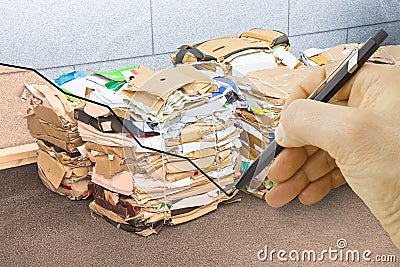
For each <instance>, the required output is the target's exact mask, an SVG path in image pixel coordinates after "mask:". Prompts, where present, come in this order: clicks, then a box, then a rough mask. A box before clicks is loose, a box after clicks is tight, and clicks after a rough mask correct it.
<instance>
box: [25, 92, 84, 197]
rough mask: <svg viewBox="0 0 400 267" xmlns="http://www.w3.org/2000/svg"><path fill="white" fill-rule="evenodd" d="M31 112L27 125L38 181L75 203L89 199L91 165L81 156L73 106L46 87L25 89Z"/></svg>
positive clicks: (59, 94) (80, 142) (61, 95)
mask: <svg viewBox="0 0 400 267" xmlns="http://www.w3.org/2000/svg"><path fill="white" fill-rule="evenodd" d="M26 88H27V90H28V91H29V94H26V95H29V96H30V97H29V98H30V99H29V100H30V101H29V102H30V108H29V109H28V115H27V116H26V118H27V124H28V129H29V131H30V133H31V135H32V136H33V137H35V138H37V139H38V140H37V143H38V146H39V151H38V169H39V177H40V178H41V179H42V181H43V183H44V184H45V186H46V187H47V188H49V189H50V190H52V191H54V192H57V193H59V194H61V195H65V196H67V197H68V198H70V199H73V200H78V199H82V198H87V197H88V196H89V195H90V191H89V189H88V184H89V182H90V178H89V177H88V173H89V172H90V169H91V164H90V161H89V160H88V159H87V158H86V157H85V156H84V155H82V154H81V153H80V151H79V150H80V149H81V148H82V146H83V141H82V139H81V137H80V136H79V134H78V127H77V124H76V122H75V120H74V118H73V107H72V104H71V103H70V102H69V101H67V99H66V98H65V96H64V95H63V94H62V93H61V92H59V91H58V90H55V89H51V88H49V87H48V86H46V85H26Z"/></svg>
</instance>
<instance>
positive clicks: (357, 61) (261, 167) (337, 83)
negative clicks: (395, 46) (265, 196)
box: [235, 30, 388, 189]
mask: <svg viewBox="0 0 400 267" xmlns="http://www.w3.org/2000/svg"><path fill="white" fill-rule="evenodd" d="M387 36H388V34H387V33H386V32H385V31H384V30H379V31H378V32H377V33H376V34H375V35H374V36H373V37H371V38H369V39H368V40H367V41H366V42H365V43H364V45H363V46H362V47H361V48H360V49H358V50H357V49H356V50H354V52H353V53H351V54H350V55H349V56H348V58H346V59H347V60H346V59H345V61H344V62H343V63H342V64H339V65H338V67H337V68H336V69H335V70H334V71H333V72H332V75H331V77H329V79H327V83H326V85H325V86H324V87H322V86H323V83H321V85H320V86H318V88H317V89H316V90H315V91H314V92H313V93H312V94H311V95H310V97H309V99H313V100H315V101H320V102H328V101H329V100H330V99H331V98H332V97H333V96H334V95H335V94H336V93H337V92H338V91H339V90H340V88H342V86H343V85H344V84H345V83H346V82H347V81H348V80H349V79H350V78H351V77H352V76H353V75H354V74H355V73H356V72H357V71H358V70H359V69H360V68H361V66H362V65H364V63H365V62H366V61H367V60H368V59H369V58H370V57H371V56H372V54H373V53H374V52H375V51H376V50H377V49H378V48H379V46H380V44H381V43H382V42H383V41H384V40H385V39H386V37H387ZM320 88H322V89H321V90H319V89H320ZM283 149H284V147H282V146H280V145H278V144H277V143H276V141H275V140H274V141H272V142H271V144H270V145H269V146H268V147H267V148H266V149H265V150H264V151H263V152H262V153H261V154H260V156H259V157H258V158H257V159H256V160H255V161H254V162H253V163H252V164H251V165H250V167H249V168H248V169H247V170H246V171H245V172H244V173H243V175H242V177H241V178H240V180H239V182H238V183H237V184H236V186H235V187H236V188H237V189H242V188H243V187H245V185H249V184H250V186H249V187H250V188H252V189H257V188H258V186H259V185H260V184H261V183H262V182H263V181H264V180H265V177H266V175H267V170H268V169H267V168H268V167H269V166H270V165H271V163H272V161H273V159H274V158H275V157H276V156H277V155H278V154H279V153H280V152H282V150H283ZM260 174H262V175H260ZM254 178H256V179H254Z"/></svg>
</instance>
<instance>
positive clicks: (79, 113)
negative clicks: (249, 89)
mask: <svg viewBox="0 0 400 267" xmlns="http://www.w3.org/2000/svg"><path fill="white" fill-rule="evenodd" d="M118 71H119V72H118ZM118 71H115V72H112V73H113V74H114V75H113V76H111V75H110V73H105V72H97V74H94V75H90V76H86V77H81V78H78V79H74V80H72V81H70V82H67V83H65V84H63V85H62V87H63V88H65V89H67V90H68V91H70V92H73V93H75V94H81V95H82V94H84V95H85V96H86V97H87V98H88V99H90V100H93V101H95V102H97V103H101V104H105V105H107V106H111V107H112V108H113V109H112V110H113V111H114V113H115V115H117V116H118V117H116V116H115V115H114V114H112V113H111V112H110V110H109V109H107V108H104V106H101V105H98V104H94V103H93V102H86V103H85V104H84V106H82V107H80V108H77V109H75V118H76V119H77V121H78V130H79V133H80V135H81V136H82V139H83V140H84V141H86V145H85V147H86V153H87V157H88V158H89V159H90V161H91V162H92V164H93V165H94V166H93V170H92V174H91V178H92V182H93V185H91V187H92V189H93V193H94V201H93V202H92V203H90V209H91V210H93V211H94V212H96V213H98V214H100V215H102V216H103V217H105V218H107V220H108V221H110V222H112V223H113V224H114V225H118V227H120V228H122V229H125V230H127V231H132V232H136V233H138V234H141V235H144V236H147V235H149V234H152V233H157V232H158V231H159V230H160V228H161V227H162V226H163V225H164V224H179V223H183V222H186V221H189V220H192V219H194V218H197V217H199V216H202V215H204V214H206V213H208V212H211V211H213V210H215V209H216V208H217V205H218V204H219V203H220V202H222V201H226V200H228V199H230V198H229V197H227V196H226V195H225V194H223V193H222V192H221V191H220V190H219V189H218V187H217V186H216V185H215V184H213V183H212V182H211V181H210V180H209V179H208V178H207V177H206V176H205V175H204V174H206V175H207V176H208V177H209V178H210V179H213V181H214V182H215V183H216V184H218V185H219V186H221V187H222V188H224V190H227V191H229V190H230V189H231V188H232V187H233V185H234V184H235V182H236V181H237V179H238V178H239V177H240V167H241V161H240V159H241V158H240V156H239V149H240V146H241V142H240V141H239V136H240V133H241V130H240V129H238V127H237V125H236V124H235V123H236V117H235V107H236V104H235V103H236V100H237V93H239V92H238V89H237V87H235V86H232V84H233V82H232V81H230V80H229V79H222V78H215V79H214V73H212V72H208V71H199V70H197V69H195V68H194V67H192V66H190V65H181V66H177V67H176V68H172V69H166V70H162V71H159V72H153V71H151V70H149V69H147V68H145V67H143V66H140V67H132V68H125V69H121V70H118ZM120 76H123V78H124V79H125V83H124V84H123V85H122V86H120V87H119V88H118V90H114V89H111V90H110V88H108V87H107V86H105V85H106V84H112V83H113V82H112V81H113V80H112V79H119V78H120ZM118 77H119V78H118ZM110 78H111V79H110ZM114 81H116V80H114ZM105 95H107V98H105V97H104V96H105ZM108 96H110V97H108ZM103 98H104V99H107V101H103V100H102V99H103ZM121 121H123V122H124V125H121V123H120V122H121ZM192 163H193V164H192Z"/></svg>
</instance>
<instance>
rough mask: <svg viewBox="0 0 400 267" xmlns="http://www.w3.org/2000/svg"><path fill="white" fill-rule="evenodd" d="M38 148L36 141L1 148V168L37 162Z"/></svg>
mask: <svg viewBox="0 0 400 267" xmlns="http://www.w3.org/2000/svg"><path fill="white" fill-rule="evenodd" d="M37 150H38V146H37V144H36V143H33V144H27V145H22V146H15V147H8V148H3V149H0V170H3V169H8V168H12V167H18V166H22V165H26V164H31V163H34V162H36V161H37Z"/></svg>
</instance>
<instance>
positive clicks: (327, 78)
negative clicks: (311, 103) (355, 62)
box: [307, 48, 358, 99]
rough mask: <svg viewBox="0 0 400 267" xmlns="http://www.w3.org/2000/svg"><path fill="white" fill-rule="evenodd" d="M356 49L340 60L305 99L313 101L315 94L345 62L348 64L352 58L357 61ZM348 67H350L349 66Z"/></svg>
mask: <svg viewBox="0 0 400 267" xmlns="http://www.w3.org/2000/svg"><path fill="white" fill-rule="evenodd" d="M357 54H358V48H352V49H351V50H350V53H349V54H348V55H347V56H346V57H345V58H344V59H343V60H342V61H340V63H339V64H338V65H337V66H336V67H335V68H334V69H333V70H332V71H331V72H330V73H329V75H328V76H326V78H325V79H324V80H323V81H322V82H321V83H320V84H319V85H318V86H317V88H315V90H314V91H312V93H311V94H310V95H309V96H308V97H307V99H314V98H315V97H316V96H317V94H318V93H319V92H320V91H321V90H322V88H323V87H324V85H325V84H327V83H328V82H329V81H330V79H331V78H332V77H333V76H334V75H335V74H336V73H337V72H338V71H339V70H340V69H342V67H344V65H346V63H347V62H349V61H350V60H351V59H352V58H356V59H357ZM349 66H350V65H349Z"/></svg>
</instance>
